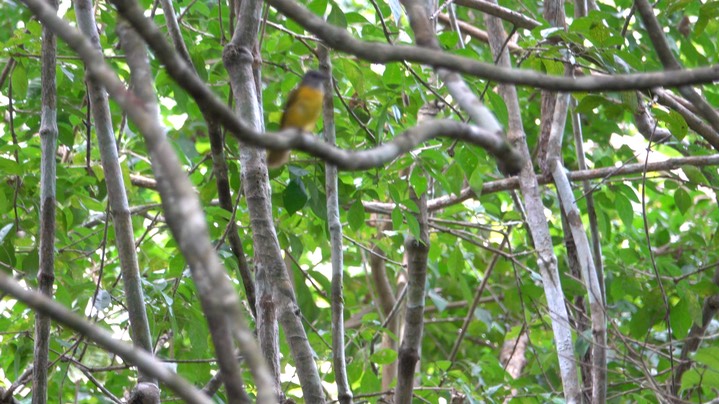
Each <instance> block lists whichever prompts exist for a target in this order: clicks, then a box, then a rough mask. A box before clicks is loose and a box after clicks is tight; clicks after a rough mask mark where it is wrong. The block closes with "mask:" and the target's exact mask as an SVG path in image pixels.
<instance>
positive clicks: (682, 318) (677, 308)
mask: <svg viewBox="0 0 719 404" xmlns="http://www.w3.org/2000/svg"><path fill="white" fill-rule="evenodd" d="M669 314H670V318H669V323H670V324H671V326H672V334H674V336H675V337H676V338H678V339H683V338H684V337H686V336H687V334H688V333H689V328H690V327H691V326H692V316H691V314H690V313H689V303H688V302H687V300H686V299H681V300H680V301H679V303H677V304H676V305H674V307H672V309H671V311H670V313H669Z"/></svg>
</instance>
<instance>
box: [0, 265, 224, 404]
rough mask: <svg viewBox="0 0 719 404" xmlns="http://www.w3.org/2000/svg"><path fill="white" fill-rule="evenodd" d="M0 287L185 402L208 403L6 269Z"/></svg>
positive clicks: (167, 371)
mask: <svg viewBox="0 0 719 404" xmlns="http://www.w3.org/2000/svg"><path fill="white" fill-rule="evenodd" d="M0 290H2V291H4V292H6V293H8V294H9V295H11V296H12V297H14V298H15V299H17V300H19V301H21V302H23V303H24V304H26V305H27V306H28V307H30V308H32V309H33V310H35V311H37V312H40V313H43V314H44V315H46V316H48V317H50V318H52V319H53V320H55V321H57V322H59V323H61V324H64V325H66V326H67V327H70V328H72V329H73V330H75V331H77V332H79V333H80V334H82V335H83V336H84V337H85V338H87V339H89V340H90V341H93V342H95V343H96V344H98V345H99V346H101V347H102V348H103V349H106V350H107V351H109V352H112V353H114V354H116V355H118V356H119V357H121V358H122V359H123V360H124V361H125V362H127V363H131V364H133V365H135V366H137V367H138V368H140V370H142V371H143V372H145V373H147V374H148V375H150V376H152V377H154V378H156V379H157V380H159V381H161V382H163V383H165V384H166V385H167V386H168V387H169V388H170V389H171V390H172V391H173V392H175V394H177V395H178V396H180V397H181V398H182V399H183V400H185V401H186V402H188V403H202V404H211V403H212V402H213V401H212V400H211V399H210V398H209V397H207V396H205V395H204V394H202V392H200V391H199V390H197V389H196V388H195V387H194V386H192V384H190V383H188V382H187V381H186V380H185V379H183V378H182V377H180V376H178V375H177V374H176V373H175V372H173V371H171V370H170V369H169V368H168V367H167V366H165V365H164V364H163V363H162V362H161V361H159V360H158V359H156V358H154V357H153V356H152V355H150V354H149V353H147V352H145V351H143V350H141V349H137V348H135V347H133V346H131V345H129V344H126V343H124V342H121V341H119V340H117V339H115V337H114V336H113V335H112V334H111V333H110V332H109V331H105V330H104V329H103V328H101V327H98V326H96V325H94V324H92V323H90V322H88V321H86V320H85V319H84V318H82V317H80V316H78V315H77V314H75V313H73V312H71V311H69V310H68V309H66V308H65V307H63V306H62V305H61V304H59V303H56V302H54V301H52V300H50V299H49V298H48V297H46V296H44V295H42V294H40V293H37V292H32V291H30V290H27V289H25V288H23V287H22V286H21V285H20V284H19V283H17V282H16V281H15V280H13V279H12V278H11V277H10V276H9V275H8V274H7V273H6V272H5V271H0Z"/></svg>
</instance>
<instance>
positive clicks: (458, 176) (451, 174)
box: [445, 163, 464, 196]
mask: <svg viewBox="0 0 719 404" xmlns="http://www.w3.org/2000/svg"><path fill="white" fill-rule="evenodd" d="M445 178H447V181H448V182H449V186H450V187H451V188H450V191H452V193H453V194H455V195H457V196H459V194H461V193H462V187H463V186H464V173H463V172H462V169H461V168H460V167H459V164H456V163H455V164H452V165H451V166H449V169H448V170H447V173H446V174H445Z"/></svg>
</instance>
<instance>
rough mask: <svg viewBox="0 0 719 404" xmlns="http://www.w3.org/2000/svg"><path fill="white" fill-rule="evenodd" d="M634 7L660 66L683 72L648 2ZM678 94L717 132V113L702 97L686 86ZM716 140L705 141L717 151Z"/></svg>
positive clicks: (718, 116) (718, 145)
mask: <svg viewBox="0 0 719 404" xmlns="http://www.w3.org/2000/svg"><path fill="white" fill-rule="evenodd" d="M634 5H635V7H636V9H637V11H638V12H639V15H640V16H641V17H642V21H643V22H644V27H645V28H646V30H647V32H648V33H649V39H650V40H651V41H652V44H653V45H654V49H655V50H656V51H657V55H658V56H659V60H660V61H661V62H662V65H664V68H665V69H667V70H670V71H671V72H670V73H672V74H679V72H680V71H682V70H683V69H682V65H681V64H680V63H679V61H678V60H677V59H676V58H675V57H674V54H673V53H672V51H671V49H670V48H669V43H668V42H667V38H666V37H665V36H664V30H663V29H662V26H661V25H659V21H658V20H657V17H656V16H655V15H654V10H653V9H652V6H651V5H650V4H649V1H647V0H635V1H634ZM687 84H688V83H687ZM679 92H680V93H681V94H682V95H683V96H684V97H685V98H686V99H687V100H689V102H691V103H692V104H693V105H694V106H695V107H696V108H697V110H698V111H699V114H700V115H702V117H704V119H706V120H707V121H708V122H709V124H710V125H711V126H712V128H714V130H716V131H719V113H718V112H717V111H716V110H715V109H714V108H713V107H712V106H711V105H709V103H708V102H707V101H706V99H704V97H702V96H701V95H700V94H699V93H697V92H696V90H694V89H693V88H691V87H688V86H680V87H679ZM717 140H718V139H711V140H709V139H707V141H709V142H710V143H711V144H712V146H714V148H716V149H717V150H719V143H717Z"/></svg>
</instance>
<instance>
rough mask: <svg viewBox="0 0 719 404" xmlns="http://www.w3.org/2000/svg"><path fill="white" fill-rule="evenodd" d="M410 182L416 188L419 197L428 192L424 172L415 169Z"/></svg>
mask: <svg viewBox="0 0 719 404" xmlns="http://www.w3.org/2000/svg"><path fill="white" fill-rule="evenodd" d="M409 182H410V184H412V187H413V188H414V192H415V193H416V194H417V195H422V194H424V193H425V192H427V186H428V185H427V177H426V176H425V175H424V173H423V172H422V170H420V169H418V168H415V169H414V170H412V174H411V175H410V177H409Z"/></svg>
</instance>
